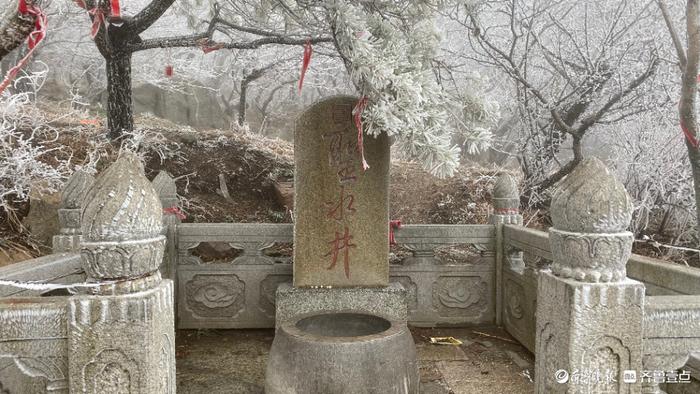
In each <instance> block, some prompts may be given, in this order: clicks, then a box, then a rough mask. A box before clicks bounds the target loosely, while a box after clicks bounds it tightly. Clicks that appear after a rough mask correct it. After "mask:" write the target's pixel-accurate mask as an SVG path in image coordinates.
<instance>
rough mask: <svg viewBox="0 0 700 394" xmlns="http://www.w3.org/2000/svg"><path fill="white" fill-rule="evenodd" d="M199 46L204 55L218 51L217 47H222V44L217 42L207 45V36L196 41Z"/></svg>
mask: <svg viewBox="0 0 700 394" xmlns="http://www.w3.org/2000/svg"><path fill="white" fill-rule="evenodd" d="M198 44H199V47H200V48H201V49H202V52H204V54H205V55H206V54H207V53H210V52H214V51H218V50H219V49H221V48H223V47H224V44H222V43H218V44H214V45H209V39H208V38H202V39H201V40H199V42H198Z"/></svg>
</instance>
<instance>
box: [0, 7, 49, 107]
mask: <svg viewBox="0 0 700 394" xmlns="http://www.w3.org/2000/svg"><path fill="white" fill-rule="evenodd" d="M17 11H18V12H19V13H20V14H22V15H32V16H34V30H33V31H32V32H31V33H29V36H27V46H28V47H29V52H27V54H26V55H24V57H23V58H22V60H20V61H19V63H18V64H17V65H16V66H14V67H12V68H11V69H10V70H9V71H8V72H7V74H6V75H5V79H3V80H2V82H0V94H1V93H2V92H3V91H4V90H5V89H6V88H7V86H8V85H9V84H10V82H12V80H13V79H15V77H16V76H17V74H18V73H19V70H21V69H22V67H24V66H26V65H27V63H28V62H29V59H30V58H31V57H32V54H33V53H34V50H36V47H37V45H39V43H40V42H41V41H43V40H44V38H45V37H46V25H47V23H48V20H47V18H46V14H45V13H44V11H42V10H41V8H39V7H38V6H36V5H34V4H27V1H26V0H19V7H18V10H17Z"/></svg>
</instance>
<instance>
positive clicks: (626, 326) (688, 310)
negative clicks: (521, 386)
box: [500, 160, 700, 393]
mask: <svg viewBox="0 0 700 394" xmlns="http://www.w3.org/2000/svg"><path fill="white" fill-rule="evenodd" d="M628 201H629V197H628V196H627V194H626V192H625V191H624V188H623V187H622V186H621V185H620V184H619V183H617V181H616V180H615V179H614V178H612V176H610V175H609V172H608V171H607V169H606V168H605V167H604V166H603V165H602V164H601V163H600V162H598V161H596V160H589V161H587V162H585V164H582V165H581V166H580V167H579V169H577V171H575V172H574V173H573V174H572V175H570V176H569V177H568V178H567V180H566V182H565V183H564V184H562V185H560V186H559V189H558V191H557V192H556V193H555V194H554V198H553V202H552V216H553V221H554V223H555V226H554V227H553V229H550V231H549V233H545V232H541V231H536V230H532V229H526V228H523V227H520V226H518V225H514V224H504V225H502V229H501V230H500V233H501V234H502V238H501V239H502V250H503V251H504V252H503V253H504V254H508V255H511V256H517V255H518V254H521V255H522V256H523V257H524V258H523V260H524V261H523V262H522V263H521V262H520V261H518V259H517V258H516V259H515V263H513V264H504V265H503V285H504V288H503V294H504V301H503V302H504V307H503V325H504V326H505V328H506V329H507V330H508V331H509V332H510V333H511V334H512V335H513V336H514V337H515V338H516V339H518V340H519V341H520V342H521V343H522V344H523V345H525V346H526V347H527V348H528V349H530V350H531V351H533V353H535V355H536V359H537V360H538V361H537V362H536V364H537V365H536V376H537V382H536V392H538V393H551V392H557V393H558V392H619V393H623V392H625V393H626V392H629V393H636V392H644V393H662V392H663V391H662V390H661V386H660V385H659V382H661V381H662V379H664V378H665V376H667V375H665V374H671V375H669V376H673V374H674V373H675V372H673V371H675V370H676V369H678V368H681V367H683V368H687V369H691V370H693V365H697V364H698V361H697V358H696V357H695V356H692V354H693V352H696V351H698V350H700V270H698V269H694V268H687V267H680V266H676V265H673V264H672V263H668V262H663V261H659V260H655V259H650V258H647V257H643V256H638V255H631V254H630V249H631V242H632V237H631V234H630V233H625V232H624V231H623V230H624V229H625V228H626V227H627V225H628V224H629V217H630V214H631V205H630V204H629V202H628ZM580 212H585V213H583V214H581V213H580ZM606 226H607V227H606ZM552 234H554V235H556V239H553V238H552ZM645 293H646V294H645ZM538 294H539V297H543V298H542V300H539V302H538V298H539V297H538ZM691 356H692V357H691ZM689 357H690V362H688V365H687V366H685V367H684V365H685V364H686V362H687V361H688V359H689ZM615 360H617V361H615ZM555 370H565V371H568V372H569V373H570V374H573V373H574V372H577V373H578V374H579V375H578V376H579V377H585V376H588V378H587V379H589V380H588V381H586V382H584V383H582V382H581V381H578V382H574V381H572V380H569V381H568V382H565V383H557V382H556V381H555ZM623 370H633V371H636V373H637V374H638V376H637V379H636V381H635V382H631V383H624V382H623V375H622V372H623ZM595 371H598V372H600V373H603V374H604V373H605V372H606V371H607V372H609V373H611V374H612V375H610V376H611V377H612V378H614V381H611V380H608V381H600V380H599V381H592V380H590V379H591V376H590V373H591V372H595ZM587 373H588V374H589V375H586V374H587ZM645 374H646V375H647V376H645ZM658 374H660V375H661V376H660V377H659V376H658ZM604 378H605V376H604V375H603V379H604ZM655 379H658V380H655ZM677 380H678V379H677V377H676V381H677ZM694 384H696V383H694ZM666 386H667V387H666V388H665V389H666V390H668V392H669V393H672V392H675V391H674V390H675V389H678V388H679V385H672V384H668V385H666ZM680 386H682V385H680ZM686 387H689V386H686ZM692 387H694V389H697V386H692ZM567 390H569V391H567ZM586 390H588V391H586ZM591 390H592V391H591ZM691 390H693V389H691Z"/></svg>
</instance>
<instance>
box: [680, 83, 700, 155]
mask: <svg viewBox="0 0 700 394" xmlns="http://www.w3.org/2000/svg"><path fill="white" fill-rule="evenodd" d="M698 82H700V75H698ZM680 107H681V103H680V102H679V103H678V114H679V115H680V112H681V111H680ZM680 123H681V130H682V131H683V134H684V135H685V139H686V140H687V141H688V143H689V144H690V145H691V146H692V147H693V148H695V149H698V147H700V143H699V142H698V139H697V138H695V136H694V135H693V133H691V132H690V130H688V126H686V125H685V122H683V117H682V115H681V119H680Z"/></svg>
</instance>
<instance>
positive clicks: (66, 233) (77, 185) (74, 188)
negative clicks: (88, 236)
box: [53, 170, 95, 253]
mask: <svg viewBox="0 0 700 394" xmlns="http://www.w3.org/2000/svg"><path fill="white" fill-rule="evenodd" d="M94 182H95V179H94V178H93V177H92V176H91V175H90V174H88V173H87V172H85V171H83V170H78V171H76V172H74V173H73V175H71V177H70V178H69V179H68V182H66V184H65V186H64V187H63V193H62V194H61V208H59V209H58V223H59V225H60V230H59V234H58V235H54V237H53V252H54V253H66V252H77V251H78V250H80V208H81V205H82V203H83V199H84V198H85V194H86V193H87V191H88V189H89V188H90V187H91V186H92V184H93V183H94Z"/></svg>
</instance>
